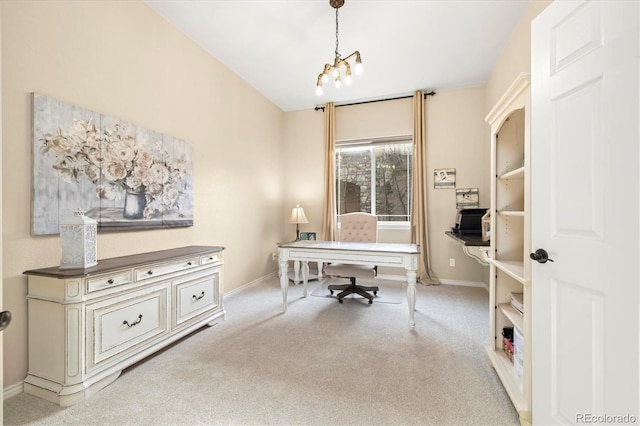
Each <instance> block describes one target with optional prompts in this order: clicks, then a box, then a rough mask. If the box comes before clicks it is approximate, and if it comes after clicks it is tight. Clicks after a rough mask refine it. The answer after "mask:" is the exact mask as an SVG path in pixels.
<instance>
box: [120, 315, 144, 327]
mask: <svg viewBox="0 0 640 426" xmlns="http://www.w3.org/2000/svg"><path fill="white" fill-rule="evenodd" d="M141 322H142V314H140V315H138V319H137V320H135V321H134V322H132V323H131V324H129V321H127V320H124V321H122V324H124V325H126V326H127V327H133V326H134V325H138V324H140V323H141Z"/></svg>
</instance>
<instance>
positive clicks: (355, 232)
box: [324, 213, 378, 303]
mask: <svg viewBox="0 0 640 426" xmlns="http://www.w3.org/2000/svg"><path fill="white" fill-rule="evenodd" d="M338 241H353V242H356V241H357V242H368V243H375V242H377V241H378V219H377V218H376V215H373V214H369V213H347V214H343V215H341V216H340V232H339V234H338ZM324 272H325V275H328V276H333V277H343V278H349V281H350V282H351V283H350V284H331V285H329V291H330V292H331V294H333V292H334V291H340V293H338V295H337V296H336V297H337V298H338V301H339V302H340V303H342V299H343V298H344V297H345V296H347V295H349V294H352V293H356V294H359V295H360V296H362V297H364V298H366V299H368V300H369V303H373V298H374V296H375V295H377V294H378V287H372V286H361V285H357V284H356V278H369V279H372V278H375V276H376V267H375V266H366V265H349V264H346V263H331V264H328V265H327V266H326V267H325V268H324ZM370 292H373V294H371V293H370Z"/></svg>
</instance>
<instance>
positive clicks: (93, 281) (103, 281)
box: [87, 269, 133, 293]
mask: <svg viewBox="0 0 640 426" xmlns="http://www.w3.org/2000/svg"><path fill="white" fill-rule="evenodd" d="M131 282H133V280H132V277H131V270H130V269H129V270H126V271H119V272H114V273H112V274H109V275H102V276H98V277H93V278H87V293H92V292H94V291H99V290H104V289H107V288H111V287H116V286H119V285H123V284H130V283H131Z"/></svg>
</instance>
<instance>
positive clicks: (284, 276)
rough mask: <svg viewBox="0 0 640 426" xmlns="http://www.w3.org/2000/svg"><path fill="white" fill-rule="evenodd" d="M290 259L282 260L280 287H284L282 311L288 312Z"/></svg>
mask: <svg viewBox="0 0 640 426" xmlns="http://www.w3.org/2000/svg"><path fill="white" fill-rule="evenodd" d="M288 269H289V261H287V260H280V288H281V289H282V312H287V290H288V289H289V275H288V271H287V270H288Z"/></svg>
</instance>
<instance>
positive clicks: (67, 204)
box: [32, 94, 193, 235]
mask: <svg viewBox="0 0 640 426" xmlns="http://www.w3.org/2000/svg"><path fill="white" fill-rule="evenodd" d="M192 173H193V153H192V148H191V145H190V144H189V143H187V142H185V141H183V140H180V139H178V138H175V137H173V136H168V135H165V134H161V133H158V132H155V131H153V130H149V129H145V128H143V127H140V126H137V125H134V124H131V123H128V122H125V121H122V120H119V119H116V118H112V117H108V116H106V115H104V114H100V113H97V112H93V111H89V110H87V109H83V108H80V107H77V106H74V105H72V104H68V103H65V102H62V101H58V100H56V99H53V98H51V97H47V96H42V95H38V94H34V95H33V194H32V195H33V197H32V198H33V206H32V214H33V218H32V234H34V235H43V234H57V233H58V229H59V224H60V222H61V221H63V220H65V219H68V218H71V217H73V214H74V212H75V211H76V210H78V209H81V210H83V211H84V212H85V214H86V215H87V216H89V217H91V218H93V219H95V220H96V221H97V222H98V231H125V230H140V229H157V228H168V227H181V226H193V179H192Z"/></svg>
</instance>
